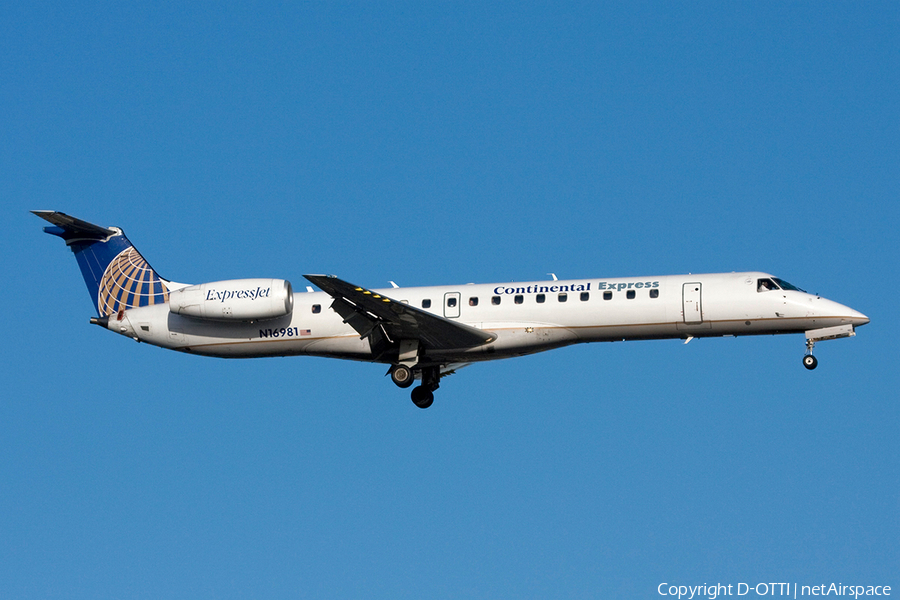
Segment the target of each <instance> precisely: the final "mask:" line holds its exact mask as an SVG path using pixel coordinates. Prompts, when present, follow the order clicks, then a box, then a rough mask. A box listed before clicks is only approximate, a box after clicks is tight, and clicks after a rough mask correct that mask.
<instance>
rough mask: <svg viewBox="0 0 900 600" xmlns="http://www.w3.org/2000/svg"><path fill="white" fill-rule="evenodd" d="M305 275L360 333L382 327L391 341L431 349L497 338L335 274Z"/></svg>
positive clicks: (346, 321) (480, 342)
mask: <svg viewBox="0 0 900 600" xmlns="http://www.w3.org/2000/svg"><path fill="white" fill-rule="evenodd" d="M304 277H306V278H307V279H308V280H310V281H311V282H313V283H314V284H316V285H317V286H319V288H321V289H322V290H323V291H325V292H327V293H328V294H329V295H330V296H331V297H332V298H334V302H333V303H332V305H331V307H332V308H333V309H334V310H335V312H337V313H338V314H339V315H341V317H343V319H344V322H345V323H347V324H348V325H350V326H351V327H353V329H355V330H356V331H357V332H358V333H359V334H360V336H361V337H368V336H369V335H371V334H372V332H373V331H375V330H376V328H380V329H381V331H382V332H383V333H384V334H385V335H386V336H387V338H388V339H389V340H390V341H391V342H394V343H397V342H399V341H400V340H413V339H417V340H419V341H420V342H421V344H422V346H424V347H425V348H426V349H431V350H450V349H456V348H473V347H475V346H481V345H483V344H487V343H490V342H492V341H494V340H495V339H497V336H496V335H494V334H492V333H488V332H487V331H483V330H481V329H477V328H475V327H470V326H468V325H463V324H462V323H456V322H454V321H450V320H448V319H445V318H443V317H439V316H437V315H434V314H431V313H429V312H426V311H424V310H422V309H419V308H416V307H414V306H410V305H409V304H404V303H403V302H400V301H398V300H394V299H393V298H389V297H387V296H384V295H382V294H378V293H376V292H373V291H371V290H367V289H365V288H362V287H360V286H357V285H353V284H352V283H349V282H347V281H344V280H342V279H338V278H337V277H334V276H333V275H304Z"/></svg>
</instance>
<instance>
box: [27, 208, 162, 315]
mask: <svg viewBox="0 0 900 600" xmlns="http://www.w3.org/2000/svg"><path fill="white" fill-rule="evenodd" d="M31 212H32V213H34V214H35V215H37V216H39V217H40V218H42V219H44V220H45V221H49V222H50V223H52V224H53V227H44V231H45V232H46V233H49V234H51V235H55V236H57V237H60V238H62V239H63V240H65V242H66V245H67V246H69V248H71V249H72V252H74V253H75V259H76V260H77V261H78V266H79V267H80V268H81V274H82V276H83V277H84V282H85V283H86V284H87V287H88V291H89V292H90V294H91V300H92V302H93V303H94V307H95V308H96V309H97V315H98V316H100V317H106V316H109V315H111V314H115V313H117V312H119V311H121V310H127V309H129V308H136V307H138V306H148V305H151V304H163V303H166V302H168V301H169V288H168V286H167V285H166V284H167V283H168V281H166V280H165V279H163V278H162V277H160V276H159V275H157V273H156V271H154V270H153V267H151V266H150V264H149V263H148V262H147V261H146V260H145V259H144V257H143V256H141V254H140V253H139V252H138V251H137V249H136V248H135V247H134V245H133V244H132V243H131V242H130V241H128V238H127V237H125V234H124V233H123V232H122V230H121V229H118V228H106V227H100V226H99V225H94V224H93V223H88V222H87V221H82V220H80V219H76V218H74V217H70V216H69V215H67V214H65V213H61V212H56V211H52V210H33V211H31Z"/></svg>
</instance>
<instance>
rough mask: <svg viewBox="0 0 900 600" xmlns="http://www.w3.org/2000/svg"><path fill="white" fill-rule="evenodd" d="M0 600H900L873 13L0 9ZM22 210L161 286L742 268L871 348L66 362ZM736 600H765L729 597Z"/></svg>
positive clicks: (62, 325) (71, 315)
mask: <svg viewBox="0 0 900 600" xmlns="http://www.w3.org/2000/svg"><path fill="white" fill-rule="evenodd" d="M0 52H2V57H3V60H2V61H0V110H2V115H3V117H2V119H0V136H2V139H3V140H4V143H3V144H2V145H0V195H2V197H3V199H4V202H3V207H2V209H0V210H2V211H3V218H4V222H5V223H6V224H7V225H6V231H7V235H6V238H5V240H4V242H3V243H4V252H3V253H2V256H3V257H2V259H0V260H2V268H3V271H2V272H3V275H4V277H5V279H6V280H7V281H14V282H16V284H17V285H16V286H15V287H14V288H12V289H15V293H10V294H4V295H3V297H2V299H0V302H2V310H3V313H4V314H6V315H7V323H8V328H7V345H6V351H5V352H4V360H3V363H2V365H3V366H2V369H3V375H4V377H3V379H4V382H5V384H6V385H5V386H4V393H3V395H2V400H0V457H2V458H0V597H2V598H300V597H318V598H423V597H427V598H548V597H551V598H585V597H604V598H613V597H621V598H651V597H659V595H658V594H657V592H656V590H657V586H658V585H659V584H660V583H663V582H668V583H674V584H684V585H697V584H703V583H710V584H712V583H717V582H721V583H725V584H735V585H736V584H737V583H738V582H749V583H751V584H755V583H757V582H781V581H786V582H796V583H799V584H800V585H817V584H820V583H826V584H827V583H830V582H832V581H833V582H843V583H844V584H849V583H853V584H861V585H892V586H894V589H895V590H897V589H900V578H898V575H897V573H898V572H900V569H898V566H900V549H898V543H897V540H898V538H900V461H898V456H900V452H898V451H900V442H898V435H897V432H898V429H900V418H898V417H900V407H898V394H897V389H898V385H897V384H898V376H897V369H896V360H895V358H894V356H895V348H894V344H895V342H896V339H895V338H896V335H895V334H896V332H897V319H896V311H895V308H896V298H897V295H898V286H897V280H898V272H897V271H898V268H897V263H898V260H897V259H898V252H897V242H898V233H897V231H898V225H900V222H898V221H900V219H898V212H900V211H898V208H897V203H896V199H897V197H898V192H900V169H898V164H900V151H898V150H900V148H898V137H900V128H898V126H900V118H898V115H900V112H898V106H900V8H898V6H897V4H895V3H888V2H883V3H881V2H869V3H863V4H860V3H850V2H847V3H819V2H815V3H813V2H809V3H807V2H791V3H775V2H769V3H627V4H625V5H620V4H604V3H583V4H575V3H570V4H568V5H566V6H564V7H560V6H555V5H552V4H534V3H528V4H524V5H523V4H521V3H492V4H491V5H490V6H485V5H483V3H421V4H420V3H340V4H338V3H312V4H299V3H298V4H294V3H256V4H226V5H220V4H210V3H205V4H192V5H185V4H184V3H174V2H170V3H159V4H158V5H155V6H153V7H143V6H131V5H129V4H128V3H126V4H125V5H123V4H122V3H113V2H108V3H93V2H79V3H73V4H67V3H56V2H50V3H25V4H20V5H17V6H16V5H5V6H4V7H3V8H0ZM31 209H53V210H60V211H63V212H66V213H69V214H72V215H74V216H77V217H80V218H83V219H86V220H89V221H92V222H96V223H99V224H102V225H107V226H109V225H116V226H120V227H122V228H123V229H124V230H125V231H126V232H127V233H128V236H129V238H130V239H131V240H132V242H134V243H135V245H136V246H137V247H138V248H139V249H140V250H141V252H142V253H143V254H144V255H145V256H146V257H147V258H148V260H149V261H150V262H151V264H153V266H154V267H155V268H156V269H157V271H159V272H160V273H161V274H162V275H163V276H165V277H167V278H170V279H173V280H175V281H183V282H191V283H200V282H203V281H216V280H221V279H230V278H243V277H279V278H285V279H288V280H290V281H292V282H293V283H294V285H295V287H300V288H301V289H302V286H303V285H304V284H305V282H304V280H303V279H302V274H303V273H334V274H337V275H339V276H341V277H343V278H345V279H348V280H350V281H353V282H356V283H359V284H361V285H365V286H368V287H379V286H386V285H387V282H388V281H389V280H394V281H397V282H398V283H400V284H401V285H431V284H440V283H463V282H470V281H471V282H492V281H511V280H520V281H521V280H534V279H541V278H543V277H545V274H546V273H548V272H555V273H557V274H558V275H559V276H560V277H561V278H566V277H569V278H582V277H599V278H603V277H616V276H628V275H651V274H659V275H664V274H675V273H684V272H695V273H698V272H715V271H735V270H751V269H753V270H755V269H759V270H765V271H769V272H772V273H775V274H776V275H778V276H780V277H783V278H785V279H787V280H788V281H791V282H793V283H795V284H796V285H799V286H801V287H803V288H805V289H808V290H810V291H812V292H817V293H821V294H822V295H824V296H826V297H828V298H831V299H834V300H836V301H838V302H841V303H843V304H847V305H849V306H852V307H854V308H856V309H858V310H860V311H862V312H864V313H866V314H867V315H868V316H869V317H870V318H871V319H872V323H871V324H870V325H868V326H866V327H865V328H863V329H861V330H860V331H859V335H858V336H857V337H856V338H853V339H850V340H840V341H835V342H825V343H822V344H820V345H819V346H818V347H817V356H818V357H819V362H820V364H819V368H818V370H816V371H815V372H807V371H806V370H805V369H803V367H802V366H801V364H800V359H801V357H802V355H803V339H802V336H784V337H777V338H776V337H765V338H738V339H731V338H728V339H710V340H697V341H694V342H692V343H691V344H690V345H687V346H684V345H683V344H681V343H680V342H679V341H677V340H676V341H661V342H631V343H626V344H602V345H589V346H580V347H572V348H566V349H562V350H557V351H554V352H550V353H544V354H539V355H535V356H530V357H526V358H521V359H516V360H510V361H499V362H496V363H489V364H482V365H475V366H472V367H470V368H467V369H464V370H463V371H461V372H460V373H459V374H457V375H454V376H453V377H451V378H448V379H446V380H445V382H444V383H443V384H442V386H441V389H440V390H439V392H438V393H437V395H436V396H437V398H436V401H435V404H434V406H433V407H432V408H430V409H428V410H427V411H422V410H419V409H417V408H415V407H414V406H413V405H412V403H411V402H410V401H409V398H408V394H407V393H406V392H404V391H402V390H398V389H397V388H395V387H394V386H393V385H392V384H391V383H390V381H389V380H388V379H387V378H384V377H383V374H384V368H383V367H382V366H378V365H368V364H362V363H352V362H341V361H329V360H324V359H314V358H283V359H269V360H248V361H222V360H215V359H203V358H199V357H192V356H183V355H180V354H175V353H167V352H165V351H162V350H159V349H157V348H153V347H149V346H143V345H137V344H134V343H133V342H130V341H129V340H127V339H125V338H121V337H118V336H115V335H112V334H110V333H109V332H104V331H102V330H101V329H100V328H97V327H91V326H90V325H89V324H88V318H89V317H90V316H92V313H91V304H90V299H89V297H88V295H87V293H86V292H85V288H84V284H83V282H82V280H81V276H80V274H79V272H78V269H77V267H76V264H75V261H74V260H73V258H72V256H71V253H69V252H68V250H66V248H65V247H64V246H63V245H62V244H61V243H60V242H59V240H58V239H56V238H52V237H50V236H46V235H44V234H42V233H41V226H42V222H41V221H40V220H39V219H36V218H35V217H33V216H32V215H30V214H28V212H27V211H28V210H31ZM750 596H753V594H751V595H750Z"/></svg>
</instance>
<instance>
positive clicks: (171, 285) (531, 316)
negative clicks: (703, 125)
mask: <svg viewBox="0 0 900 600" xmlns="http://www.w3.org/2000/svg"><path fill="white" fill-rule="evenodd" d="M31 212H33V213H34V214H35V215H37V216H38V217H41V218H42V219H44V220H46V221H48V222H50V223H51V226H50V227H44V231H45V232H46V233H49V234H52V235H54V236H57V237H60V238H62V239H63V240H64V241H65V242H66V244H67V245H68V247H69V248H70V249H71V250H72V252H73V253H74V254H75V258H76V260H77V262H78V266H79V267H80V268H81V272H82V275H83V276H84V280H85V283H86V284H87V287H88V290H89V291H90V294H91V301H92V302H93V303H94V308H95V309H96V311H97V316H96V317H93V318H91V323H93V324H96V325H99V326H101V327H103V328H104V329H109V330H110V331H114V332H116V333H119V334H121V335H124V336H127V337H130V338H132V339H134V340H135V341H138V342H145V343H148V344H151V345H154V346H160V347H162V348H168V349H171V350H177V351H180V352H185V353H188V354H198V355H202V356H214V357H223V358H251V357H263V356H295V355H304V356H322V357H330V358H342V359H349V360H357V361H366V362H375V363H383V364H385V365H388V373H387V374H389V375H390V376H391V380H392V381H393V383H394V384H396V385H397V386H398V387H400V388H408V387H411V386H412V385H413V384H414V383H415V382H416V381H419V382H420V383H419V385H418V386H416V387H415V388H413V390H412V393H411V397H412V401H413V403H414V404H415V405H416V406H418V407H419V408H428V407H429V406H431V405H432V403H433V402H434V391H435V390H437V389H438V387H439V383H440V380H441V378H442V377H444V376H446V375H449V374H452V373H454V372H456V371H457V370H458V369H460V368H462V367H464V366H467V365H469V364H472V363H476V362H482V361H488V360H497V359H501V358H511V357H515V356H524V355H527V354H533V353H536V352H542V351H545V350H551V349H554V348H561V347H563V346H569V345H571V344H578V343H584V342H609V341H625V340H650V339H673V338H674V339H683V340H685V343H688V342H690V341H691V340H693V339H694V338H703V337H723V336H744V335H773V334H789V333H795V334H799V333H803V334H805V336H806V353H805V355H804V357H803V365H804V366H805V367H806V368H807V369H810V370H812V369H815V368H816V366H817V364H818V361H817V360H816V358H815V357H814V356H813V348H814V346H815V344H816V343H817V342H820V341H824V340H832V339H839V338H846V337H851V336H855V335H856V328H857V327H859V326H861V325H865V324H867V323H868V322H869V318H868V317H866V316H865V315H864V314H862V313H860V312H858V311H856V310H853V309H852V308H849V307H847V306H843V305H841V304H838V303H837V302H834V301H832V300H828V299H825V298H822V297H821V296H818V295H814V294H809V293H807V292H805V291H803V290H801V289H800V288H798V287H796V286H794V285H791V284H790V283H788V282H787V281H785V280H783V279H779V278H777V277H774V276H772V275H770V274H768V273H763V272H743V273H712V274H701V275H695V274H689V275H666V276H651V277H616V278H586V279H573V280H566V281H562V280H558V279H557V278H556V276H555V275H553V279H552V280H549V281H529V282H524V283H518V282H516V283H488V284H471V283H468V284H464V285H447V286H430V287H405V288H403V287H399V286H397V285H396V284H395V283H393V282H391V285H392V287H391V288H385V289H368V288H364V287H362V286H359V285H355V284H353V283H349V282H347V281H344V280H342V279H339V278H337V277H335V276H334V275H304V277H305V278H306V279H307V280H308V281H309V282H310V283H312V284H313V285H315V286H317V287H318V288H319V289H320V290H321V291H315V290H314V289H313V288H312V287H311V286H307V287H306V289H307V291H306V292H301V293H294V292H293V288H292V286H291V284H290V283H289V282H288V281H287V280H284V279H269V278H255V279H233V280H228V281H215V282H209V283H202V284H199V285H189V284H183V283H175V282H173V281H169V280H167V279H163V278H162V277H160V276H159V275H158V274H157V272H156V271H155V270H154V269H153V268H152V267H151V266H150V265H149V263H147V261H146V260H145V259H144V257H143V256H141V254H140V253H139V252H138V250H137V249H136V248H135V247H134V245H132V243H131V242H130V241H129V240H128V238H127V237H125V233H124V232H123V231H122V230H121V229H120V228H118V227H101V226H99V225H94V224H92V223H88V222H86V221H82V220H80V219H76V218H74V217H70V216H68V215H66V214H64V213H61V212H56V211H48V210H36V211H31ZM551 275H552V274H551Z"/></svg>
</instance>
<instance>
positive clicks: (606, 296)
mask: <svg viewBox="0 0 900 600" xmlns="http://www.w3.org/2000/svg"><path fill="white" fill-rule="evenodd" d="M603 299H604V300H612V292H603Z"/></svg>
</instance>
